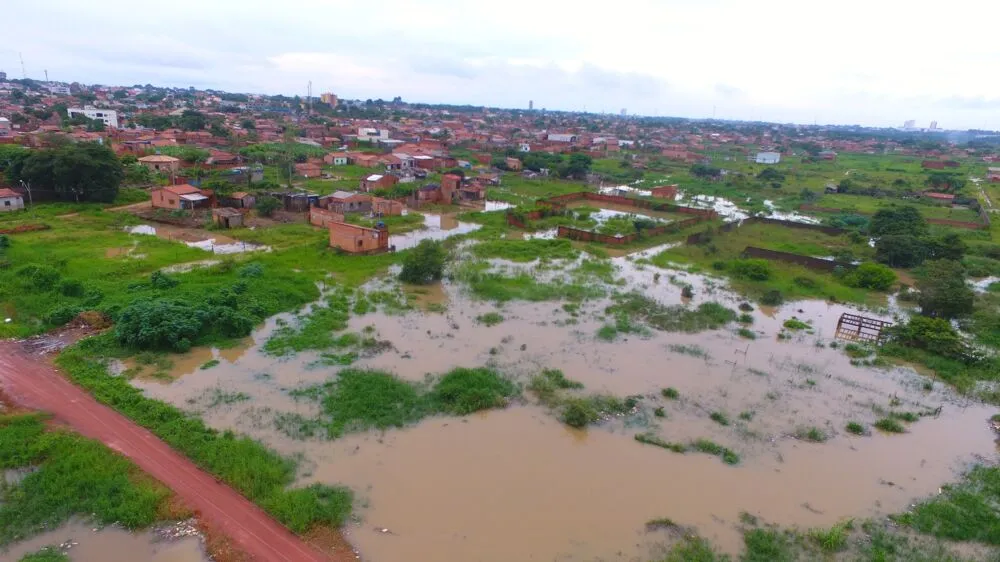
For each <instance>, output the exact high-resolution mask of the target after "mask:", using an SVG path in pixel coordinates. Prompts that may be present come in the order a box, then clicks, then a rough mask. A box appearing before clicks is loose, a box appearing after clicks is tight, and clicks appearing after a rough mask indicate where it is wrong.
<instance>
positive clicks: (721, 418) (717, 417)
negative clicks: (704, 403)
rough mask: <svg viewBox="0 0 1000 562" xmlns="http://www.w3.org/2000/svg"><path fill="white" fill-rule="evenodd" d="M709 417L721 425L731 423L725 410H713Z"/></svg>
mask: <svg viewBox="0 0 1000 562" xmlns="http://www.w3.org/2000/svg"><path fill="white" fill-rule="evenodd" d="M708 417H709V418H711V420H712V421H714V422H715V423H717V424H719V425H721V426H727V425H729V416H727V415H726V413H725V412H712V414H711V415H710V416H708Z"/></svg>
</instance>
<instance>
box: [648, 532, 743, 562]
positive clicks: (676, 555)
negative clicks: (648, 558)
mask: <svg viewBox="0 0 1000 562" xmlns="http://www.w3.org/2000/svg"><path fill="white" fill-rule="evenodd" d="M731 560H732V559H731V558H730V557H729V556H728V555H726V554H720V553H718V552H717V551H716V550H715V549H714V548H712V545H711V543H709V542H708V541H707V540H705V539H703V538H701V537H697V536H685V537H684V538H682V539H681V542H679V543H677V544H675V545H674V546H673V547H671V549H670V552H668V553H667V556H666V557H665V558H663V559H661V560H660V561H659V562H730V561H731Z"/></svg>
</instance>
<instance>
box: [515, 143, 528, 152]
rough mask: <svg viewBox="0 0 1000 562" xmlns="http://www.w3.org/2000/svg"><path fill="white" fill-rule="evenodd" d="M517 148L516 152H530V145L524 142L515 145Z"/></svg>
mask: <svg viewBox="0 0 1000 562" xmlns="http://www.w3.org/2000/svg"><path fill="white" fill-rule="evenodd" d="M517 150H518V152H531V145H530V144H528V143H526V142H522V143H520V144H518V145H517Z"/></svg>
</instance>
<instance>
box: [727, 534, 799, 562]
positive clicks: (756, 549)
mask: <svg viewBox="0 0 1000 562" xmlns="http://www.w3.org/2000/svg"><path fill="white" fill-rule="evenodd" d="M743 546H744V548H745V551H744V553H743V556H742V557H741V558H740V560H741V561H742V562H793V561H794V560H796V554H795V551H794V549H793V545H792V541H791V540H790V538H789V536H788V535H787V534H786V533H782V532H781V531H778V530H775V529H751V530H749V531H746V532H744V533H743Z"/></svg>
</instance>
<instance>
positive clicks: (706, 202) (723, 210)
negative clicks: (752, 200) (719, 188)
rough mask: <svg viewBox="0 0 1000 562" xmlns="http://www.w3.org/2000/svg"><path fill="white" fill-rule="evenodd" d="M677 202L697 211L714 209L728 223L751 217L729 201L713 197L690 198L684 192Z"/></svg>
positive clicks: (699, 196)
mask: <svg viewBox="0 0 1000 562" xmlns="http://www.w3.org/2000/svg"><path fill="white" fill-rule="evenodd" d="M676 202H677V204H678V205H687V206H690V207H694V208H696V209H712V210H713V211H715V212H716V213H717V214H718V215H719V216H720V217H722V219H723V220H725V221H726V222H733V221H741V220H743V219H746V218H748V217H749V216H750V214H749V213H747V212H746V211H744V210H742V209H740V208H739V207H738V206H737V205H736V203H733V202H732V201H730V200H729V199H725V198H723V197H715V196H713V195H695V196H693V197H690V198H688V196H687V194H686V193H684V192H683V191H682V192H679V193H678V194H677V199H676Z"/></svg>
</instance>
